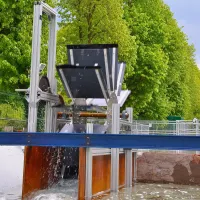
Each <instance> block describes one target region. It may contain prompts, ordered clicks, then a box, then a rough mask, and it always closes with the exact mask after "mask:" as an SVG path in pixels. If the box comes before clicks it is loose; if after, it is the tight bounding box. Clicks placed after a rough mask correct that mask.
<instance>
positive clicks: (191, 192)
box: [0, 180, 200, 200]
mask: <svg viewBox="0 0 200 200" xmlns="http://www.w3.org/2000/svg"><path fill="white" fill-rule="evenodd" d="M77 186H78V182H77V181H76V180H68V181H61V182H60V183H59V184H57V185H56V186H54V187H53V188H51V189H48V190H41V191H38V192H36V193H34V194H33V195H32V196H31V197H30V198H28V200H76V199H77V194H78V187H77ZM15 192H16V194H15ZM0 195H1V194H0ZM15 199H16V200H17V199H21V197H20V196H19V191H13V190H12V192H11V191H10V193H8V194H6V195H5V194H4V195H3V196H0V200H15ZM96 199H98V200H100V199H102V200H141V199H143V200H200V187H199V186H187V185H175V184H141V183H138V184H136V185H135V186H134V187H133V188H130V189H121V190H120V191H119V193H118V194H110V195H102V196H99V197H96Z"/></svg>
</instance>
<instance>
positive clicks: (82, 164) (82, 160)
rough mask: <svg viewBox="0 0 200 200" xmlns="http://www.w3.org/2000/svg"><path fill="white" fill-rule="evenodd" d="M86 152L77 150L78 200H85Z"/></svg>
mask: <svg viewBox="0 0 200 200" xmlns="http://www.w3.org/2000/svg"><path fill="white" fill-rule="evenodd" d="M85 169H86V150H85V148H79V175H78V200H84V199H85V175H86V170H85Z"/></svg>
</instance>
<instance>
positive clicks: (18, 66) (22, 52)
mask: <svg viewBox="0 0 200 200" xmlns="http://www.w3.org/2000/svg"><path fill="white" fill-rule="evenodd" d="M33 2H34V0H24V1H12V0H0V90H4V91H13V90H14V89H15V88H27V87H28V84H29V77H28V76H29V71H30V65H31V45H32V20H33ZM46 2H47V3H49V4H50V5H51V6H54V5H55V4H56V3H57V1H56V0H48V1H46ZM58 2H59V3H58V11H59V14H60V17H61V22H60V23H59V31H58V37H57V64H59V63H66V62H67V56H66V45H67V44H97V43H117V44H119V59H120V61H125V62H126V63H127V69H126V73H125V83H124V85H123V87H124V88H128V89H130V90H131V95H130V97H129V99H128V101H127V103H126V106H132V107H133V108H134V115H135V118H140V119H166V117H167V116H168V115H179V116H182V117H184V118H185V119H191V118H193V117H197V118H200V71H199V69H198V67H197V65H196V63H195V59H194V52H195V50H194V47H193V46H190V45H189V44H188V40H187V37H186V35H185V34H184V33H183V31H182V29H181V28H180V27H179V26H178V24H177V22H176V20H175V19H174V17H173V14H172V12H171V11H170V9H169V7H168V6H167V5H165V4H164V2H163V0H148V1H147V0H133V1H130V0H109V1H107V0H93V1H91V0H59V1H58ZM47 25H48V19H47V17H44V18H43V30H42V32H43V36H42V45H41V46H42V49H41V62H44V63H47V62H46V60H47V48H48V44H47V38H48V31H47ZM58 88H59V94H61V95H62V96H64V98H65V100H66V101H67V102H68V103H69V102H70V100H69V99H68V98H67V97H66V96H65V91H64V89H63V87H62V84H61V82H60V80H59V82H58ZM13 102H15V103H13ZM0 103H1V105H2V107H1V110H4V113H5V110H6V107H5V105H6V104H8V105H9V109H13V110H17V109H18V108H19V109H20V108H21V107H20V106H19V104H18V103H16V101H15V100H14V99H10V100H9V102H8V99H6V98H1V100H0ZM17 106H18V107H17ZM22 107H23V106H22ZM9 113H10V111H9ZM19 113H20V112H19ZM40 114H41V117H42V118H43V117H44V116H43V112H42V113H40ZM38 126H40V125H38ZM42 126H43V124H42V123H41V127H42ZM41 127H40V128H41Z"/></svg>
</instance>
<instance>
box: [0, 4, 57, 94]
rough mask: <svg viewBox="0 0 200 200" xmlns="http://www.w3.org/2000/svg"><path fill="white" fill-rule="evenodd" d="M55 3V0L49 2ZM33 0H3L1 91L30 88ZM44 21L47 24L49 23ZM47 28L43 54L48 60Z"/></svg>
mask: <svg viewBox="0 0 200 200" xmlns="http://www.w3.org/2000/svg"><path fill="white" fill-rule="evenodd" d="M46 2H47V3H49V4H50V5H52V6H53V5H54V3H55V1H53V0H48V1H46ZM33 5H34V0H31V1H30V0H23V1H21V0H20V1H13V0H0V90H3V91H8V90H10V91H13V90H14V89H15V88H27V87H28V83H29V77H28V75H29V68H30V65H31V46H32V24H33ZM46 22H47V20H44V26H45V24H46V25H47V23H46ZM46 29H47V28H46V27H45V28H44V31H43V33H44V37H43V39H42V41H43V43H42V57H41V60H42V61H45V62H46V49H47V39H46V38H47V35H48V31H46Z"/></svg>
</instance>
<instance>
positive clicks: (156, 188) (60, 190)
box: [0, 147, 200, 200]
mask: <svg viewBox="0 0 200 200" xmlns="http://www.w3.org/2000/svg"><path fill="white" fill-rule="evenodd" d="M23 156H24V155H23V151H22V149H21V148H20V147H0V161H1V162H0V200H18V199H21V190H22V175H23ZM77 194H78V181H77V180H65V181H64V180H61V181H60V182H59V183H58V184H56V185H55V186H54V187H52V188H51V189H48V190H42V191H38V192H36V193H34V194H33V195H32V196H31V197H30V198H28V200H76V199H77ZM96 199H102V200H140V199H144V200H170V199H172V200H176V199H177V200H193V199H194V200H200V186H188V185H175V184H143V183H137V184H136V185H135V186H134V187H133V188H130V189H121V190H120V191H119V193H118V194H110V195H107V196H105V195H104V196H99V197H97V198H96Z"/></svg>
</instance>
